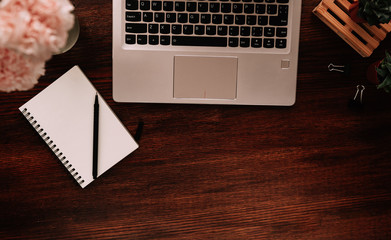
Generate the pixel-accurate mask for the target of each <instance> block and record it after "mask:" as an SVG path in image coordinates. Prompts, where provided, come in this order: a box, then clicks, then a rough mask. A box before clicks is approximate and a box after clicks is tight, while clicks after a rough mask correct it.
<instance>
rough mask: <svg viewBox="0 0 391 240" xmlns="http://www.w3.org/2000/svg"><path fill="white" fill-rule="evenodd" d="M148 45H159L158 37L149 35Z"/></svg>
mask: <svg viewBox="0 0 391 240" xmlns="http://www.w3.org/2000/svg"><path fill="white" fill-rule="evenodd" d="M148 43H149V44H151V45H158V44H159V36H158V35H149V37H148Z"/></svg>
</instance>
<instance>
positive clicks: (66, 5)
mask: <svg viewBox="0 0 391 240" xmlns="http://www.w3.org/2000/svg"><path fill="white" fill-rule="evenodd" d="M73 9H74V7H73V5H72V4H71V3H70V2H69V0H0V90H1V91H6V92H10V91H14V90H28V89H30V88H32V87H33V86H34V85H35V84H36V83H37V81H38V78H39V77H40V76H41V75H43V74H44V65H45V61H47V60H49V59H50V58H51V57H52V54H53V53H57V52H59V51H60V50H61V48H63V47H64V46H65V44H66V41H67V39H68V31H69V30H70V29H71V28H72V26H73V24H74V16H73V14H72V11H73Z"/></svg>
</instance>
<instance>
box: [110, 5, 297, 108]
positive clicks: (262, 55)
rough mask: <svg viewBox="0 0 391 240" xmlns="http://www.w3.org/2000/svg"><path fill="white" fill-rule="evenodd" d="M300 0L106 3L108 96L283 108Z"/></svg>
mask: <svg viewBox="0 0 391 240" xmlns="http://www.w3.org/2000/svg"><path fill="white" fill-rule="evenodd" d="M300 18H301V0H209V1H207V0H198V1H197V0H113V46H112V48H113V99H114V100H115V101H116V102H133V103H136V102H137V103H186V104H237V105H276V106H291V105H293V104H294V102H295V99H296V82H297V66H298V50H299V32H300Z"/></svg>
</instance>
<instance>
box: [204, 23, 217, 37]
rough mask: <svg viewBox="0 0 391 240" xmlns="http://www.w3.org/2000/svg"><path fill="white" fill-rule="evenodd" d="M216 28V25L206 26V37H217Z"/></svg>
mask: <svg viewBox="0 0 391 240" xmlns="http://www.w3.org/2000/svg"><path fill="white" fill-rule="evenodd" d="M216 32H217V30H216V26H214V25H208V26H206V30H205V33H206V35H216Z"/></svg>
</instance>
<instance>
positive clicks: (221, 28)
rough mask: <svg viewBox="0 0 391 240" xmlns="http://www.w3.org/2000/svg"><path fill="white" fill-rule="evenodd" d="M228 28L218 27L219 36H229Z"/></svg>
mask: <svg viewBox="0 0 391 240" xmlns="http://www.w3.org/2000/svg"><path fill="white" fill-rule="evenodd" d="M227 29H228V28H227V26H218V27H217V34H218V35H220V36H225V35H227V34H228V30H227Z"/></svg>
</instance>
